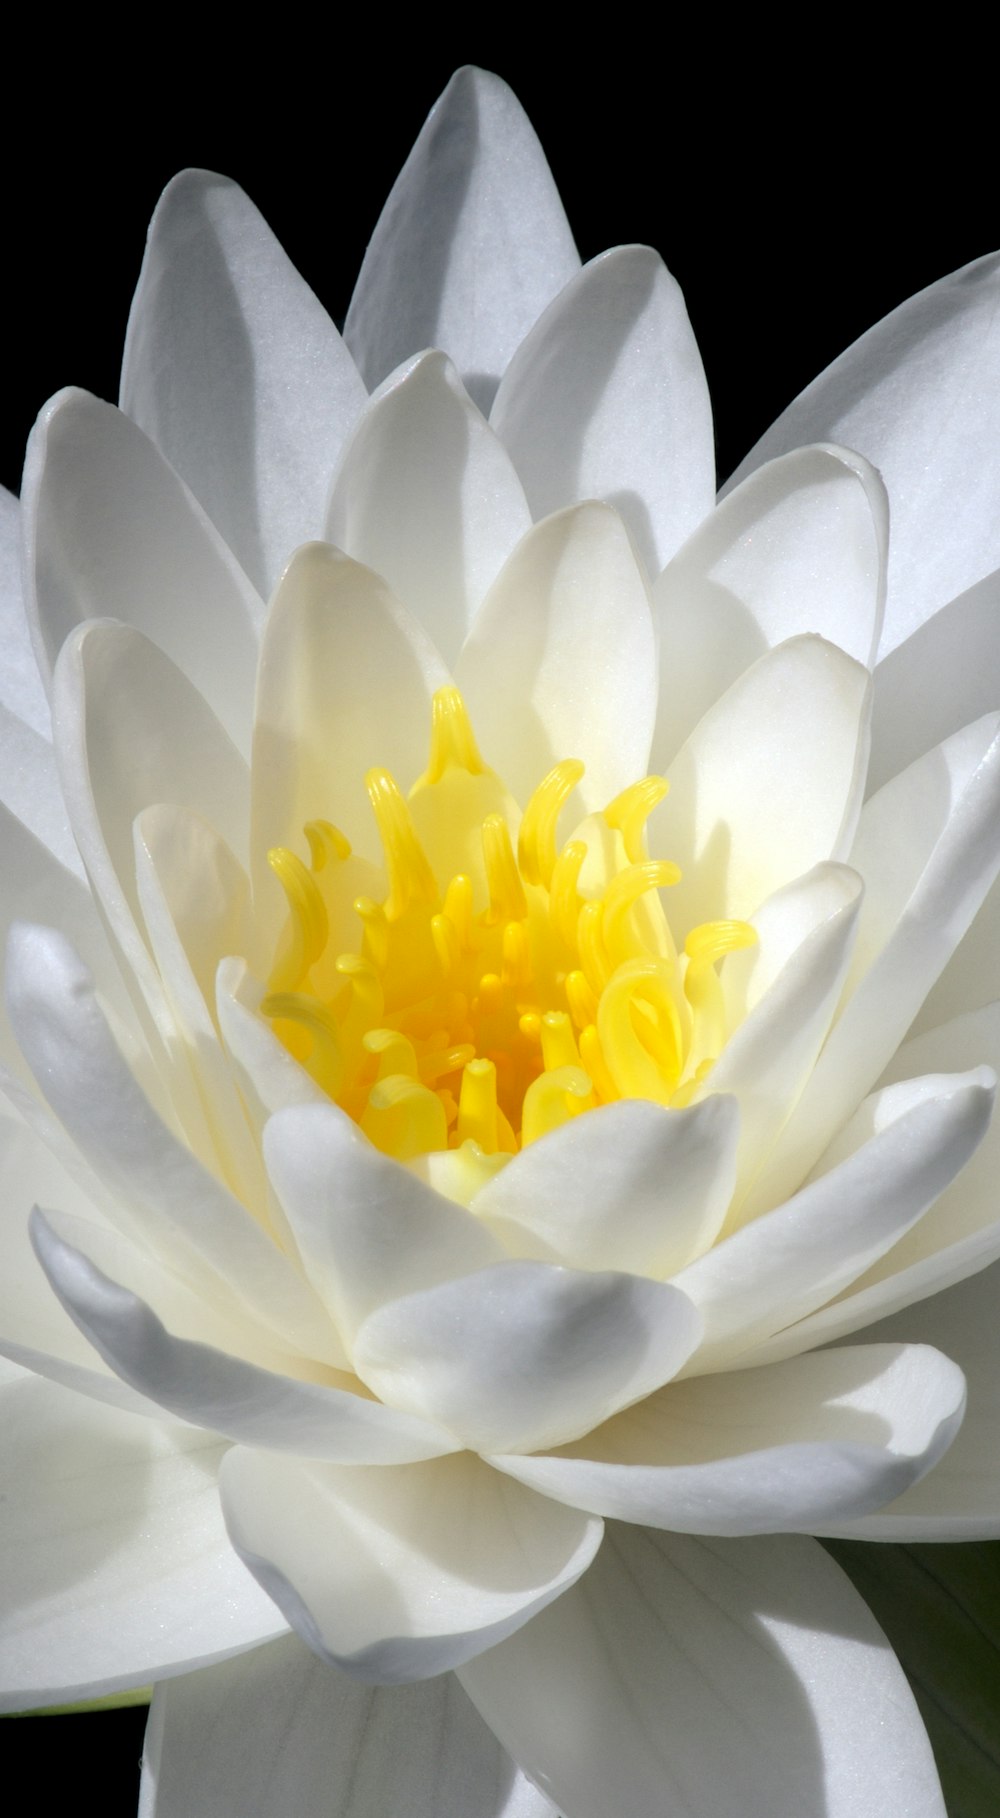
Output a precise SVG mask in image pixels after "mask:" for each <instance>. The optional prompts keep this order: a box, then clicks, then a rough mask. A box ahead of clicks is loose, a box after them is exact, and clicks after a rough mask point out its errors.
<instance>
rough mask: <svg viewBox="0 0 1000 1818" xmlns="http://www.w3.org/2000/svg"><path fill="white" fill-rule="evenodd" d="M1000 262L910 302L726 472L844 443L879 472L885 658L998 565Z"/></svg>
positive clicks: (977, 267)
mask: <svg viewBox="0 0 1000 1818" xmlns="http://www.w3.org/2000/svg"><path fill="white" fill-rule="evenodd" d="M998 287H1000V254H991V255H990V256H989V257H987V258H985V259H979V260H977V261H976V262H974V263H973V264H971V265H967V266H965V268H964V269H963V270H962V271H957V272H954V273H953V274H952V275H951V276H950V277H947V278H943V279H942V280H941V282H940V283H938V284H932V285H931V286H930V288H929V289H927V290H924V291H921V292H920V293H919V295H918V296H915V297H911V298H910V299H909V301H908V302H906V303H904V304H903V305H902V306H901V307H900V308H899V309H897V310H894V311H893V313H892V314H891V315H890V316H887V317H886V318H885V321H883V322H880V323H879V324H878V326H877V327H875V328H871V329H869V331H868V333H867V334H865V335H862V337H861V339H860V341H856V342H855V343H854V346H853V347H851V348H848V350H847V352H846V353H845V354H842V355H841V357H840V359H839V360H835V361H834V363H833V365H832V366H829V367H828V368H827V370H826V372H824V373H822V374H821V375H820V377H819V378H818V379H816V380H814V382H813V384H812V385H810V386H809V387H808V389H807V390H806V391H804V392H803V393H802V396H801V397H800V398H797V399H796V401H795V403H794V404H791V405H789V407H788V409H787V410H786V411H785V412H784V413H783V415H782V416H780V417H779V418H778V421H777V422H776V423H775V425H774V427H773V428H772V429H770V430H769V431H768V433H767V434H766V435H765V436H764V438H763V440H762V441H760V442H758V444H757V446H756V448H755V449H753V451H752V452H751V453H750V454H749V455H748V456H747V459H746V460H745V461H744V463H743V465H742V467H741V468H740V469H739V471H738V472H737V474H736V475H735V476H734V479H735V480H737V481H738V480H740V479H741V478H742V477H743V475H744V474H745V473H748V472H750V471H752V470H753V469H754V468H756V467H759V466H760V464H761V462H762V461H767V460H770V459H771V457H772V456H774V455H777V454H781V453H782V452H783V451H784V450H785V449H788V448H797V447H799V446H800V445H801V444H802V443H803V442H823V441H832V442H842V443H844V444H846V446H847V447H848V448H857V449H858V450H860V452H861V453H862V454H863V455H866V456H867V458H868V460H869V461H871V462H873V464H874V465H875V466H876V467H877V468H878V470H879V472H880V473H881V475H882V478H883V479H884V480H885V483H886V487H887V489H888V493H889V509H890V512H891V515H892V544H891V547H890V551H889V595H888V600H887V603H886V622H885V631H884V634H883V639H882V650H883V653H885V652H886V651H889V650H892V649H894V648H895V646H896V645H897V644H899V643H900V642H901V641H902V639H903V638H905V637H907V636H908V635H909V634H910V632H912V631H914V630H915V629H916V628H917V626H918V625H920V624H922V623H923V621H924V620H925V619H927V618H929V617H930V615H931V614H932V613H934V612H936V611H937V609H938V607H939V606H943V605H944V603H945V602H946V601H947V600H950V599H952V598H953V597H954V596H955V595H956V594H959V593H962V592H963V591H964V590H965V588H967V587H971V586H972V584H973V583H974V582H975V581H978V580H980V579H981V578H982V576H983V575H986V574H992V572H993V570H994V569H995V568H997V567H1000V526H998V520H997V514H996V509H995V504H996V489H997V477H998V476H997V468H996V464H995V456H994V454H993V451H994V450H996V449H997V448H998V447H1000V389H998V386H997V383H996V379H995V374H996V372H997V368H998V360H997V349H998V347H1000V321H998V313H997V296H998Z"/></svg>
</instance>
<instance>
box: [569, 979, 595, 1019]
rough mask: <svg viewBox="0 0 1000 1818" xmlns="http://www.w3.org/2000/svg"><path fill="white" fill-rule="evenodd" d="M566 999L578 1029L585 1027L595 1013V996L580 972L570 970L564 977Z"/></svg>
mask: <svg viewBox="0 0 1000 1818" xmlns="http://www.w3.org/2000/svg"><path fill="white" fill-rule="evenodd" d="M566 1001H567V1003H568V1004H569V1013H570V1015H571V1017H572V1018H573V1021H574V1022H575V1024H576V1026H577V1028H578V1029H586V1027H587V1024H588V1023H592V1022H593V1020H594V1018H595V1016H596V1015H597V997H596V994H595V993H594V992H593V991H592V990H591V989H590V986H589V985H588V983H587V980H586V978H585V977H584V975H583V973H582V972H571V973H569V975H568V977H567V979H566Z"/></svg>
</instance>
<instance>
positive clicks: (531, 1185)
mask: <svg viewBox="0 0 1000 1818" xmlns="http://www.w3.org/2000/svg"><path fill="white" fill-rule="evenodd" d="M738 1133H739V1112H738V1109H737V1106H736V1102H735V1100H733V1099H731V1098H724V1097H721V1096H714V1097H712V1098H708V1099H705V1100H704V1102H703V1103H702V1104H700V1105H693V1106H691V1108H690V1109H689V1110H686V1111H669V1110H665V1109H664V1108H663V1107H662V1106H661V1105H654V1104H650V1103H648V1102H646V1101H644V1100H642V1099H623V1100H622V1101H621V1102H620V1103H619V1104H616V1105H605V1106H602V1107H600V1108H599V1109H598V1110H596V1111H590V1112H588V1113H587V1116H586V1117H577V1118H573V1119H572V1120H571V1122H570V1123H568V1124H564V1125H563V1127H562V1129H561V1130H554V1131H552V1132H551V1133H550V1134H549V1135H548V1136H545V1137H543V1138H542V1139H541V1141H539V1142H536V1143H532V1144H531V1145H530V1146H529V1147H528V1148H527V1149H522V1150H521V1153H520V1154H519V1155H516V1156H515V1157H514V1158H513V1160H512V1161H511V1162H509V1163H508V1165H507V1167H506V1168H503V1169H501V1171H500V1173H499V1174H496V1175H494V1176H493V1179H492V1180H491V1181H489V1182H488V1183H487V1185H486V1186H485V1187H483V1188H482V1189H481V1190H480V1191H479V1192H478V1193H477V1194H476V1196H475V1198H474V1199H473V1202H472V1210H473V1211H474V1212H475V1214H476V1217H477V1218H480V1219H483V1220H484V1221H485V1222H486V1224H488V1225H489V1227H490V1229H491V1230H492V1231H494V1232H495V1233H496V1235H497V1237H499V1239H500V1241H501V1243H502V1244H503V1245H504V1248H505V1249H506V1250H507V1251H508V1252H509V1253H511V1254H513V1255H516V1256H522V1257H534V1258H536V1259H537V1260H539V1261H544V1262H558V1263H568V1264H570V1266H571V1267H575V1268H578V1269H624V1270H626V1271H628V1272H629V1273H631V1274H635V1275H650V1276H654V1277H657V1278H658V1279H660V1280H663V1279H665V1278H666V1277H667V1276H668V1275H672V1274H673V1273H674V1272H675V1271H676V1270H677V1269H680V1268H683V1266H684V1264H685V1263H687V1262H690V1261H691V1260H692V1258H693V1257H695V1256H698V1255H700V1254H701V1252H702V1251H703V1250H707V1249H708V1247H709V1245H710V1244H711V1243H712V1242H713V1240H714V1238H715V1237H716V1236H717V1234H718V1231H719V1227H720V1226H721V1224H722V1220H723V1218H724V1217H725V1214H726V1210H727V1208H728V1205H729V1201H730V1199H731V1198H732V1191H733V1182H734V1179H735V1163H736V1140H737V1136H738Z"/></svg>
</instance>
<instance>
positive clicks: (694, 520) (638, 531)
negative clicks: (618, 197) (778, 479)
mask: <svg viewBox="0 0 1000 1818" xmlns="http://www.w3.org/2000/svg"><path fill="white" fill-rule="evenodd" d="M490 421H491V423H492V425H493V427H494V429H495V430H496V432H497V434H498V435H499V437H500V439H501V441H502V442H504V444H505V445H506V447H507V448H508V449H509V450H510V452H511V454H512V455H513V457H514V463H515V466H516V467H517V471H518V473H519V474H520V476H521V479H522V481H523V482H524V487H525V491H526V492H527V495H528V503H529V505H530V506H531V512H532V516H533V517H534V518H536V519H537V518H544V517H547V516H548V515H549V513H550V512H553V511H559V510H561V509H562V507H563V506H566V505H573V504H575V503H576V502H577V500H579V499H590V498H594V499H606V500H607V501H608V503H609V504H611V505H614V506H616V507H617V509H618V510H619V511H620V512H621V514H622V517H623V518H624V519H625V522H626V523H627V525H628V527H629V529H630V531H631V532H632V535H633V537H634V538H635V542H636V547H637V548H638V550H639V551H640V553H641V555H642V557H643V560H644V561H645V564H646V567H647V569H648V570H649V572H650V574H658V573H659V571H660V569H661V568H662V567H663V565H664V563H665V562H668V561H669V560H670V557H671V556H672V555H673V553H674V551H675V550H676V549H678V548H679V547H680V545H681V543H683V541H684V539H685V537H687V536H688V535H689V534H690V532H691V531H692V530H694V529H695V527H696V526H697V525H698V524H700V523H701V520H702V518H704V517H705V516H706V515H707V514H708V513H709V512H710V511H711V509H712V505H713V503H714V499H715V451H714V447H713V441H712V411H711V405H710V404H709V399H708V387H707V385H706V383H705V374H704V370H703V368H702V364H701V357H700V355H699V353H698V348H697V344H696V342H695V339H694V335H693V334H692V332H691V324H690V322H689V321H688V315H687V310H686V309H685V307H684V299H683V297H682V296H681V293H680V289H679V287H678V285H677V284H676V283H675V281H674V279H673V278H672V277H671V276H670V273H669V272H668V271H667V269H666V267H665V265H664V264H663V261H662V259H661V258H660V256H659V254H658V253H655V252H653V251H652V250H651V248H650V247H648V246H621V247H617V248H616V249H615V250H614V251H613V252H607V253H603V254H602V255H601V257H600V258H598V259H594V260H592V262H591V263H590V264H589V265H585V266H584V268H583V270H582V272H580V274H579V276H578V277H576V278H574V279H572V280H571V281H570V283H569V284H567V285H566V287H565V289H564V290H562V291H561V292H560V294H559V296H558V297H557V298H556V299H555V301H554V302H553V303H551V304H550V305H549V307H548V309H547V310H546V311H545V313H544V315H543V316H542V317H541V318H540V320H539V321H538V322H537V323H536V324H535V327H534V328H533V329H532V330H531V333H530V334H529V335H528V336H527V337H526V338H525V340H524V341H522V343H521V345H520V347H519V348H518V350H517V353H516V354H515V355H514V358H513V359H512V361H511V363H510V365H509V367H508V368H507V372H506V374H505V375H504V378H503V379H502V380H501V382H500V387H499V390H498V391H497V395H496V400H495V402H494V405H493V409H492V411H491V413H490Z"/></svg>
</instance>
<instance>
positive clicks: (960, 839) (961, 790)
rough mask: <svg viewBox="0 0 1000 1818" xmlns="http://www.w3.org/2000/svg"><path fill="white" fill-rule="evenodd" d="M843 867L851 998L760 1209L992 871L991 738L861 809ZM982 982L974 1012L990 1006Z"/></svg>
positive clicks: (827, 1129) (869, 1078)
mask: <svg viewBox="0 0 1000 1818" xmlns="http://www.w3.org/2000/svg"><path fill="white" fill-rule="evenodd" d="M851 862H852V863H854V862H857V864H858V868H859V869H860V870H861V871H862V872H863V874H864V875H865V876H866V878H867V879H868V880H869V889H868V895H867V897H866V904H865V913H864V916H863V919H862V922H861V926H860V930H859V936H858V945H857V949H856V952H855V957H854V978H853V980H852V981H851V993H850V996H849V997H848V999H847V1001H846V1003H845V1005H844V1008H843V1011H842V1012H841V1015H840V1017H839V1019H838V1021H837V1023H836V1025H835V1027H834V1028H833V1030H832V1031H831V1034H830V1039H829V1041H828V1042H827V1044H826V1047H825V1048H824V1050H823V1053H822V1055H821V1056H820V1058H819V1061H818V1062H817V1064H816V1067H815V1069H814V1070H813V1073H812V1076H811V1078H810V1080H809V1083H808V1085H807V1087H806V1090H805V1091H804V1093H803V1095H802V1098H801V1099H800V1101H799V1104H798V1105H797V1107H796V1109H795V1111H794V1113H793V1115H792V1117H791V1118H790V1120H789V1123H788V1125H787V1127H786V1130H785V1133H784V1136H783V1138H782V1142H781V1146H780V1149H779V1151H778V1152H777V1153H776V1155H775V1157H774V1162H773V1165H772V1167H771V1168H769V1170H768V1171H767V1175H766V1178H763V1179H762V1180H761V1182H760V1183H759V1201H758V1203H760V1204H771V1205H773V1204H774V1203H775V1202H776V1201H777V1200H779V1199H780V1198H782V1197H783V1195H784V1194H785V1193H787V1192H788V1191H789V1189H790V1188H791V1187H792V1186H793V1185H794V1184H796V1183H797V1182H798V1181H800V1180H801V1179H802V1177H803V1175H804V1174H806V1173H807V1172H808V1170H809V1169H810V1168H812V1167H813V1165H814V1164H815V1162H816V1160H817V1157H818V1156H819V1155H820V1154H821V1153H822V1151H823V1150H824V1149H825V1147H826V1145H827V1143H828V1142H829V1141H830V1139H831V1137H832V1136H833V1134H834V1132H835V1131H836V1130H837V1129H838V1128H839V1127H840V1125H841V1124H842V1123H843V1121H844V1119H845V1117H847V1116H849V1115H850V1113H851V1111H852V1110H853V1108H854V1106H855V1105H857V1104H858V1102H859V1100H860V1099H861V1097H862V1096H863V1094H864V1093H865V1092H867V1091H869V1090H870V1089H871V1087H872V1086H873V1085H874V1084H875V1081H876V1080H877V1079H878V1077H879V1075H880V1074H881V1072H882V1070H883V1068H884V1067H885V1066H886V1065H887V1064H888V1062H889V1061H890V1059H891V1057H892V1055H893V1054H894V1053H895V1051H896V1049H897V1047H898V1046H899V1043H900V1041H901V1040H902V1038H903V1036H904V1035H905V1033H906V1030H907V1029H908V1027H909V1025H910V1024H911V1022H912V1021H913V1018H914V1017H915V1015H916V1013H917V1011H918V1010H919V1008H920V1005H921V1004H922V1002H923V1000H924V998H925V997H926V996H927V993H928V991H929V990H930V988H931V986H932V985H933V983H934V981H935V979H936V978H938V976H939V975H940V973H941V971H942V970H943V968H944V966H945V964H946V963H947V961H948V960H949V959H950V957H951V955H952V954H953V953H954V951H955V949H956V947H957V946H958V943H959V941H960V940H961V939H962V936H963V934H964V933H965V931H966V929H967V928H968V926H969V923H970V922H971V921H972V918H973V916H974V915H975V913H976V911H977V909H978V908H979V906H980V904H981V903H982V901H983V898H984V897H985V895H986V892H987V890H988V889H989V887H990V885H991V884H992V882H993V880H994V878H995V877H996V875H997V869H998V866H1000V732H998V731H997V721H996V716H990V718H989V719H988V720H986V721H978V722H977V723H976V724H975V725H974V726H970V727H967V728H966V730H965V731H964V732H962V733H958V734H956V735H955V736H954V737H953V738H952V739H950V740H948V742H947V744H946V745H944V746H942V747H939V748H938V749H937V750H935V751H932V752H929V753H928V755H927V757H926V758H923V759H920V760H919V761H918V762H917V763H916V764H915V765H913V766H912V767H911V769H910V770H908V771H904V773H903V775H902V776H900V777H897V778H896V779H895V780H894V781H893V782H892V783H889V784H887V785H886V787H885V788H884V789H883V790H881V791H880V792H879V794H878V795H877V796H874V797H873V798H872V800H871V801H870V802H868V803H867V804H866V806H865V810H864V814H863V817H862V821H861V825H860V827H859V829H858V836H857V841H856V844H855V850H854V852H853V853H852V855H851ZM995 991H996V985H995V982H994V983H993V984H992V988H991V985H990V982H989V981H987V982H986V987H985V989H984V991H983V999H982V1000H981V1001H984V1000H986V999H988V998H989V997H991V996H993V995H995Z"/></svg>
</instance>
